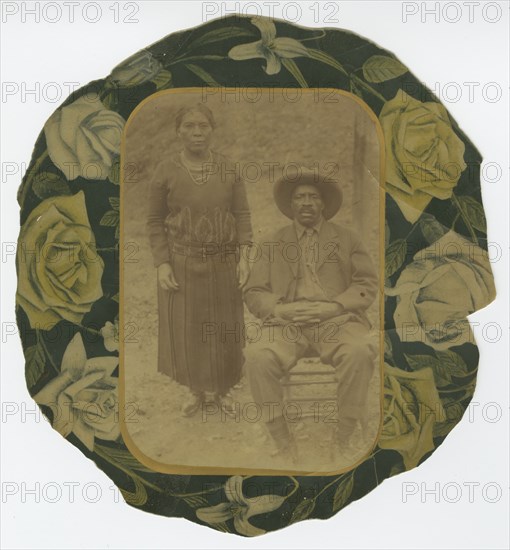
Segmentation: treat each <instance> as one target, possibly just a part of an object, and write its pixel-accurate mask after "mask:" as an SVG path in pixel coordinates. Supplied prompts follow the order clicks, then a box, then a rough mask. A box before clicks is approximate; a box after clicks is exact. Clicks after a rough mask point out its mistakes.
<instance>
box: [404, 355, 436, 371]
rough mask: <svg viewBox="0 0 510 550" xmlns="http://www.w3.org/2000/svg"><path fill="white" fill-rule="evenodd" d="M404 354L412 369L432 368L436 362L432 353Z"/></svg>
mask: <svg viewBox="0 0 510 550" xmlns="http://www.w3.org/2000/svg"><path fill="white" fill-rule="evenodd" d="M404 356H405V358H406V360H407V362H408V364H409V366H410V367H411V368H412V369H413V370H420V369H425V368H427V367H430V368H431V369H434V368H435V366H436V364H437V362H438V361H437V359H436V358H435V357H434V356H433V355H407V353H404Z"/></svg>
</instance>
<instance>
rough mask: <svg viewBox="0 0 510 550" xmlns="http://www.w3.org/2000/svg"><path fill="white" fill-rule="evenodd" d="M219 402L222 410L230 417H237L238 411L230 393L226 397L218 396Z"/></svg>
mask: <svg viewBox="0 0 510 550" xmlns="http://www.w3.org/2000/svg"><path fill="white" fill-rule="evenodd" d="M217 402H218V403H219V405H220V407H221V410H222V411H223V412H224V413H225V414H227V415H228V416H235V414H236V409H235V403H234V400H233V399H232V396H231V395H230V394H229V393H226V394H225V395H218V396H217Z"/></svg>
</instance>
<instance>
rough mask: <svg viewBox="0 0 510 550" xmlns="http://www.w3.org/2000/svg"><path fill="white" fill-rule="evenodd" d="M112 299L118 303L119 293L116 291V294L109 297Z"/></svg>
mask: <svg viewBox="0 0 510 550" xmlns="http://www.w3.org/2000/svg"><path fill="white" fill-rule="evenodd" d="M111 299H112V300H114V301H115V302H117V303H119V293H118V292H117V294H114V295H113V296H112V297H111Z"/></svg>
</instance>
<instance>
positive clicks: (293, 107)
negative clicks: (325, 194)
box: [121, 95, 380, 472]
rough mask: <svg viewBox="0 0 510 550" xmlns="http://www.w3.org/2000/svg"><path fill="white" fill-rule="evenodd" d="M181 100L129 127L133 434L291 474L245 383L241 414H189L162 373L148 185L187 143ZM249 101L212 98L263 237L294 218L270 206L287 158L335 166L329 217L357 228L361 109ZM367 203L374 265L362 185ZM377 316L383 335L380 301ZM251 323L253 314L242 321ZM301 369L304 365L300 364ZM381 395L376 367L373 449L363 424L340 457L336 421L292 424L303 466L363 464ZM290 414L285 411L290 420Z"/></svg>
mask: <svg viewBox="0 0 510 550" xmlns="http://www.w3.org/2000/svg"><path fill="white" fill-rule="evenodd" d="M182 98H183V96H182V95H180V96H172V97H169V96H160V99H159V100H158V102H155V103H154V104H147V105H148V106H147V107H146V108H144V109H143V110H142V111H139V114H138V115H137V116H136V117H135V118H134V119H132V120H131V121H130V122H129V123H128V124H129V127H128V132H127V140H126V148H125V162H127V163H130V166H133V167H134V170H133V172H132V175H134V177H131V178H130V181H129V182H128V183H124V184H123V191H122V192H123V204H124V211H123V216H124V235H123V241H122V242H123V250H124V254H129V259H130V261H129V262H124V264H123V268H124V271H123V276H124V303H123V312H124V328H125V333H124V339H125V344H124V357H125V360H124V365H123V370H122V372H121V376H124V377H125V389H126V395H125V402H126V403H130V404H134V405H133V408H132V410H131V412H132V414H131V415H130V416H129V418H128V422H127V428H128V431H129V433H130V435H131V437H132V439H133V440H134V442H135V443H136V445H137V447H138V448H139V449H140V450H141V451H142V452H143V454H145V455H146V456H148V457H150V458H152V459H153V460H156V461H158V462H163V463H166V464H180V465H193V466H229V467H243V468H256V469H260V468H270V469H280V468H281V469H289V468H290V465H289V464H287V463H285V462H284V461H283V459H281V458H280V457H276V458H271V456H270V455H271V453H272V452H273V451H274V450H275V447H274V445H273V443H272V441H271V440H270V439H269V437H268V435H267V434H266V431H265V427H264V425H263V423H262V422H261V421H260V420H257V411H256V410H255V409H254V407H253V406H252V405H249V403H251V402H252V398H251V395H250V391H249V387H248V384H247V382H246V379H245V378H244V377H243V379H242V380H241V383H240V384H239V385H238V386H236V387H235V388H234V389H233V390H232V397H233V398H234V401H235V402H236V404H237V406H238V407H239V414H238V415H237V416H236V417H234V418H231V417H225V416H224V415H223V414H220V412H219V411H218V410H217V409H215V407H214V406H213V405H208V406H207V407H206V408H205V409H204V410H203V411H199V412H198V413H197V415H196V416H194V417H192V418H184V417H182V416H181V415H180V413H179V410H180V407H181V404H182V402H183V401H184V400H185V398H186V397H187V395H188V390H187V388H185V387H183V386H180V385H179V384H177V383H176V382H174V381H173V380H171V379H170V378H169V377H167V376H166V375H163V374H161V373H158V372H157V331H158V317H157V315H158V314H157V303H156V270H155V269H154V268H153V264H152V257H151V252H150V249H149V245H148V240H147V236H146V231H145V218H146V214H147V209H146V208H147V207H146V198H147V182H148V181H149V178H150V175H151V169H152V168H153V167H154V166H155V164H156V163H157V162H158V160H159V159H161V158H163V157H164V155H165V154H168V152H169V151H172V150H176V149H178V148H179V146H180V145H179V143H178V142H177V141H176V139H175V131H174V126H173V115H174V113H175V112H176V110H177V108H178V107H179V106H180V105H182V103H183V100H182ZM197 99H198V98H197ZM213 99H214V98H213ZM186 102H189V99H188V101H186ZM241 105H242V106H240V105H239V104H236V103H235V102H232V101H231V102H228V101H221V98H215V99H214V101H212V100H210V101H209V103H208V106H209V107H210V108H211V109H212V110H213V112H214V114H215V117H216V119H217V122H218V127H217V129H216V131H215V139H214V143H213V148H215V149H216V150H218V151H220V152H222V153H224V154H226V155H227V156H229V157H230V158H232V159H235V160H236V161H238V162H239V163H240V166H241V170H243V171H244V172H243V173H244V174H245V176H246V177H245V183H246V188H247V193H248V200H249V204H250V209H251V212H252V223H253V228H254V234H255V236H256V237H258V236H260V235H262V234H265V233H266V232H267V231H268V230H271V229H277V228H279V227H281V226H283V225H285V224H286V223H289V222H288V220H287V219H286V218H285V217H284V216H283V215H282V214H281V213H280V212H279V211H278V210H277V208H276V206H275V204H274V202H273V199H272V191H271V172H270V168H269V164H268V163H271V162H273V163H278V165H276V166H277V167H276V171H275V172H274V173H275V174H276V175H278V169H279V167H281V166H283V164H284V163H289V162H296V163H299V164H312V163H318V166H320V167H321V168H322V167H324V166H327V165H326V163H328V162H334V163H336V165H337V166H338V167H339V173H340V181H341V184H342V188H343V191H344V206H343V207H342V209H341V211H340V213H339V214H338V215H337V216H335V218H334V219H333V220H332V221H339V222H342V223H346V224H352V226H353V227H354V228H355V229H356V228H357V219H356V218H357V216H356V215H355V214H353V206H352V202H353V192H352V189H353V185H355V182H354V179H355V170H354V158H355V155H354V138H353V136H354V132H355V121H356V117H359V116H361V115H360V108H359V107H357V106H356V105H354V104H353V103H352V102H350V101H344V102H341V103H338V104H334V105H327V106H325V105H323V106H322V107H320V106H318V105H317V104H315V103H314V102H313V101H312V100H311V99H309V98H308V99H302V101H301V102H299V103H296V102H294V103H292V102H289V101H282V100H281V99H280V100H275V101H274V102H273V103H270V102H269V101H267V100H266V101H264V103H263V104H256V103H254V104H242V103H241ZM131 163H132V164H131ZM243 167H244V168H243ZM280 173H281V172H280ZM363 197H364V198H366V204H367V207H366V210H364V213H363V216H367V217H368V218H370V219H371V220H373V223H372V224H371V225H370V226H369V229H368V230H366V225H367V224H366V223H365V224H364V227H365V229H364V234H362V235H361V237H362V239H363V241H364V243H365V245H366V246H367V248H368V249H369V251H370V253H371V255H372V257H373V258H374V260H375V262H376V263H378V258H379V250H380V247H379V232H378V219H379V204H378V190H377V188H376V187H375V186H374V189H368V190H367V189H365V190H363ZM358 211H359V210H358ZM365 221H366V220H365ZM369 316H370V318H371V321H372V323H373V324H374V327H375V330H376V331H378V329H379V323H378V302H377V301H376V303H375V304H374V305H373V307H372V308H371V310H370V311H369ZM251 319H252V317H251V316H250V314H249V312H247V311H246V320H247V321H248V320H251ZM128 335H129V338H126V336H128ZM302 366H303V363H302V362H300V364H298V366H297V367H296V368H301V367H302ZM308 366H309V365H308ZM379 388H380V377H379V371H378V370H376V374H375V376H374V377H373V379H372V382H371V389H370V396H371V397H370V411H371V422H370V426H369V430H368V436H367V442H366V443H365V444H362V441H361V433H360V430H359V429H358V431H357V432H356V433H355V436H354V438H353V445H352V446H351V447H350V448H349V449H344V450H343V452H341V453H340V452H337V451H336V450H335V448H334V447H333V446H332V445H331V435H332V426H334V423H331V422H327V421H325V419H321V418H318V417H317V415H315V417H314V416H313V415H312V416H311V417H309V418H301V419H296V421H295V422H289V424H290V425H291V427H292V430H293V431H294V433H295V435H296V438H297V440H298V446H299V451H300V469H303V470H307V471H311V472H313V471H332V470H338V469H340V468H342V467H345V466H347V465H349V464H352V463H354V462H356V460H358V459H359V458H361V456H363V455H364V454H365V453H366V452H367V451H368V449H369V447H370V446H371V443H372V442H374V441H375V438H376V434H377V432H378V429H379V423H380V415H379V410H380V397H379V393H380V392H379ZM306 391H307V392H308V393H309V394H310V395H311V396H312V398H313V397H315V394H316V395H317V396H320V395H323V394H324V393H325V392H326V393H331V386H329V387H327V386H324V387H322V386H321V385H315V386H313V388H312V389H311V388H310V387H308V389H307V390H306ZM317 407H319V410H321V411H323V412H324V410H325V407H324V405H315V410H316V411H317ZM290 410H291V409H289V411H290ZM301 410H302V412H303V413H304V412H312V411H313V410H314V405H313V403H312V404H304V405H302V409H301ZM328 410H329V409H328ZM290 416H291V413H290V412H289V417H288V418H290ZM291 469H292V468H291Z"/></svg>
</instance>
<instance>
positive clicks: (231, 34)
mask: <svg viewBox="0 0 510 550" xmlns="http://www.w3.org/2000/svg"><path fill="white" fill-rule="evenodd" d="M243 36H246V37H247V38H253V39H255V38H256V35H255V34H254V33H253V32H251V31H249V30H247V29H243V28H242V27H227V28H222V29H215V30H213V31H209V32H206V33H204V34H203V35H202V36H199V37H198V38H196V39H195V40H193V41H192V42H190V43H189V44H188V46H187V49H192V48H200V47H202V46H205V45H209V44H214V43H215V42H221V41H223V40H228V39H230V38H242V37H243Z"/></svg>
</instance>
